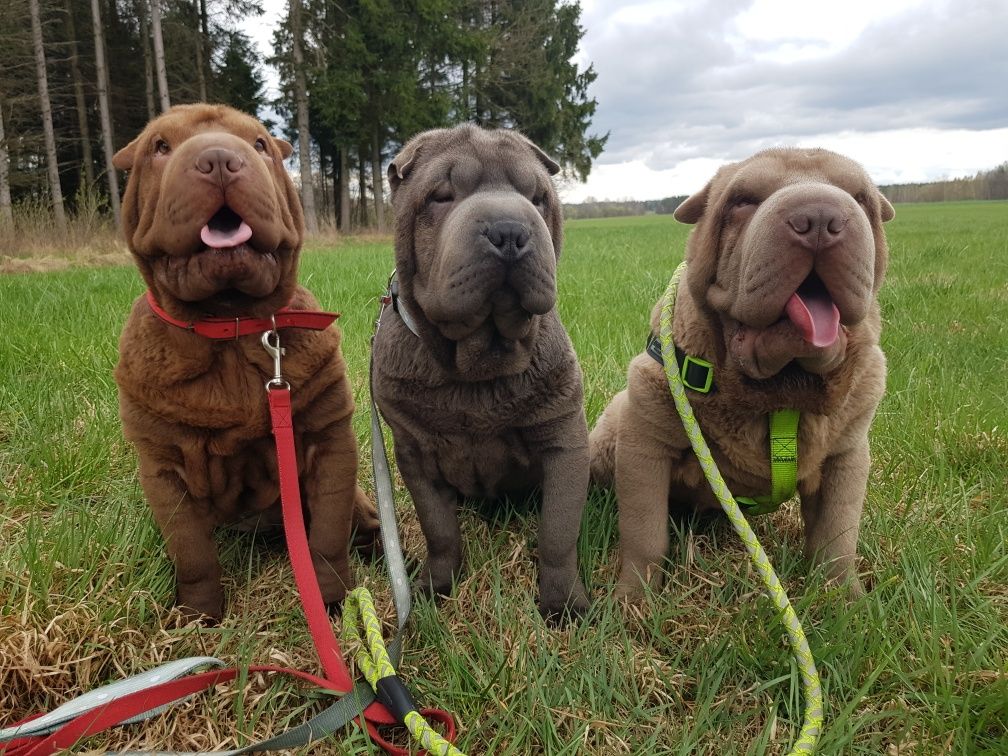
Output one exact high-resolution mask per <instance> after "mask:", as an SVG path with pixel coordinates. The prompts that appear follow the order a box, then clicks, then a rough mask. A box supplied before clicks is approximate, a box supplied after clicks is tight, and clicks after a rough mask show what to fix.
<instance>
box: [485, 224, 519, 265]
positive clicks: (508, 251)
mask: <svg viewBox="0 0 1008 756" xmlns="http://www.w3.org/2000/svg"><path fill="white" fill-rule="evenodd" d="M483 233H484V235H485V236H486V238H487V239H489V240H490V243H491V244H492V245H493V246H494V253H495V254H496V255H497V256H498V257H500V258H501V259H502V260H504V261H505V262H509V263H511V262H515V261H516V260H519V259H520V258H521V257H522V256H523V255H524V254H525V252H526V251H527V250H528V243H529V238H530V237H531V234H529V230H528V228H526V227H525V225H524V224H522V223H519V222H518V221H497V222H496V223H491V224H490V226H489V227H488V228H487V230H486V231H484V232H483Z"/></svg>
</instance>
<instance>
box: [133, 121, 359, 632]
mask: <svg viewBox="0 0 1008 756" xmlns="http://www.w3.org/2000/svg"><path fill="white" fill-rule="evenodd" d="M290 153H291V146H290V145H289V144H288V143H287V142H285V141H283V140H280V139H275V138H273V137H272V136H270V135H269V133H267V131H266V130H265V129H264V128H263V126H262V125H261V124H260V123H259V122H258V121H256V120H255V119H254V118H251V117H249V116H247V115H244V114H242V113H239V112H238V111H235V110H232V109H231V108H228V107H224V106H220V105H182V106H177V107H175V108H172V109H171V110H169V111H168V112H167V113H165V114H164V115H161V116H159V117H158V118H156V119H154V120H153V121H151V122H150V123H149V124H148V125H147V127H146V128H145V129H144V130H143V132H142V133H141V134H140V136H138V137H137V138H136V139H134V140H133V141H132V142H130V144H128V145H127V146H126V147H124V148H123V149H122V150H120V151H119V152H118V153H117V154H116V156H115V159H114V162H115V166H116V167H117V168H119V169H121V170H129V172H130V175H129V181H128V183H127V185H126V193H125V196H124V198H123V208H122V223H123V229H124V232H125V235H126V240H127V243H128V245H129V248H130V251H131V252H132V253H133V257H134V259H135V261H136V264H137V267H139V269H140V273H141V275H142V276H143V279H144V281H145V282H146V284H147V287H148V294H147V295H144V296H140V297H138V298H137V300H136V301H135V302H134V303H133V309H132V312H131V313H130V315H129V319H128V320H127V322H126V326H125V328H124V330H123V333H122V337H121V340H120V343H119V364H118V366H117V367H116V371H115V378H116V383H117V384H118V385H119V408H120V415H121V417H122V422H123V429H124V433H125V435H126V437H127V438H128V439H129V440H130V441H132V442H133V444H134V445H135V446H136V450H137V455H138V457H139V461H140V482H141V485H142V487H143V491H144V494H145V495H146V497H147V501H148V503H149V504H150V507H151V510H152V511H153V514H154V518H155V520H156V521H157V524H158V526H159V527H160V529H161V532H162V534H163V536H164V539H165V543H166V545H167V550H168V554H169V556H170V558H171V560H172V562H173V563H174V565H175V576H176V581H177V594H176V603H177V604H178V605H179V606H180V607H181V608H182V610H183V612H184V614H185V615H186V616H190V617H191V616H196V615H199V614H202V615H207V616H209V617H211V618H219V617H220V616H221V613H222V610H223V592H222V589H221V566H220V562H219V560H218V556H217V546H216V544H215V542H214V529H215V528H216V527H217V526H220V525H224V524H230V523H239V522H244V523H245V524H246V525H248V524H249V523H250V522H251V521H257V522H258V521H259V518H260V517H261V518H262V522H263V523H265V522H272V523H275V522H277V521H278V512H277V508H278V505H277V502H278V496H279V488H278V477H277V463H276V452H275V450H274V446H273V437H272V435H271V430H270V417H269V411H268V407H267V400H266V395H265V388H264V385H265V382H266V380H267V379H269V378H270V377H271V376H272V375H273V362H272V358H271V357H270V355H269V354H268V353H267V352H266V350H265V349H264V347H263V345H262V344H261V342H260V335H259V334H250V335H244V336H241V337H240V338H234V339H228V340H212V339H209V338H205V337H203V336H201V335H198V334H197V333H195V332H192V331H190V330H187V329H186V328H185V327H178V326H177V325H172V324H170V323H168V322H166V320H164V319H162V318H161V317H159V316H158V315H157V314H155V306H159V307H160V308H161V309H162V310H163V311H164V312H166V313H167V315H168V316H169V317H171V318H174V319H175V320H177V321H181V324H182V325H183V326H184V324H185V323H195V322H199V321H204V320H205V319H207V318H218V319H222V318H266V319H267V320H268V319H269V318H270V316H271V315H273V314H274V313H276V312H277V311H278V310H280V309H281V308H283V307H287V308H288V309H291V310H317V309H318V303H317V302H316V301H315V298H314V297H313V296H312V295H311V293H309V292H308V291H307V290H306V289H304V288H303V287H301V286H299V285H298V284H297V279H296V274H297V265H298V254H299V251H300V248H301V241H302V237H303V226H304V222H303V216H302V212H301V205H300V202H299V200H298V196H297V192H296V190H295V188H294V186H293V184H292V183H291V180H290V178H289V177H288V175H287V172H286V170H285V169H284V167H283V159H284V158H285V157H287V156H288V155H290ZM148 297H150V298H152V299H153V303H151V301H150V300H149V299H148ZM280 339H281V342H282V345H283V347H284V348H285V350H286V356H285V358H284V359H283V374H284V377H285V378H286V380H287V381H289V383H290V385H291V393H292V399H293V425H294V432H295V441H296V450H297V463H298V473H299V477H300V482H301V489H302V492H303V495H304V499H305V504H306V508H307V513H308V517H309V521H310V536H309V544H310V548H311V553H312V561H313V563H314V566H315V570H316V573H317V575H318V579H319V583H320V586H321V589H322V597H323V599H324V600H325V601H326V602H330V603H331V602H338V601H339V600H341V599H342V598H343V596H344V594H345V592H346V590H347V588H349V587H352V578H351V575H350V568H349V565H348V560H347V545H348V540H349V538H350V532H351V522H352V520H354V519H355V513H356V515H357V517H356V519H357V521H358V525H359V534H360V535H362V536H363V537H364V538H365V539H366V537H367V536H371V535H373V533H374V531H375V529H376V528H377V521H376V519H375V516H374V509H373V507H372V505H371V504H370V502H369V501H368V500H367V498H366V497H365V495H364V493H363V492H362V491H361V490H360V488H358V487H357V485H356V475H357V444H356V437H355V435H354V433H353V430H352V429H351V427H350V419H351V414H352V412H353V400H352V398H351V394H350V388H349V386H348V384H347V378H346V365H345V363H344V362H343V357H342V355H341V353H340V333H339V331H338V330H337V329H336V327H335V326H330V327H329V328H328V329H326V330H320V331H316V330H303V329H300V328H285V329H283V330H281V331H280Z"/></svg>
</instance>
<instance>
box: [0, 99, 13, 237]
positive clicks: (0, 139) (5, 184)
mask: <svg viewBox="0 0 1008 756" xmlns="http://www.w3.org/2000/svg"><path fill="white" fill-rule="evenodd" d="M0 222H3V223H5V224H7V225H13V224H14V209H13V208H12V207H11V194H10V153H8V152H7V136H6V132H5V131H4V100H3V95H0Z"/></svg>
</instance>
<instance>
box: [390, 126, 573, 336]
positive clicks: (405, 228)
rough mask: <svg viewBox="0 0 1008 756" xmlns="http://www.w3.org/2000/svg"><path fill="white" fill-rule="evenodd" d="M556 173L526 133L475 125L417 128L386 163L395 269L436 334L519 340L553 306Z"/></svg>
mask: <svg viewBox="0 0 1008 756" xmlns="http://www.w3.org/2000/svg"><path fill="white" fill-rule="evenodd" d="M557 170H558V166H557V165H556V163H554V162H553V161H552V160H550V159H549V158H548V157H547V156H546V155H545V154H544V153H543V152H542V151H541V150H540V149H539V148H538V147H536V146H535V145H533V144H532V143H531V142H530V141H528V140H527V139H525V138H524V137H522V136H520V135H518V134H516V133H514V132H509V131H503V130H497V131H484V130H482V129H480V128H478V127H476V126H472V125H463V126H459V127H456V128H454V129H437V130H434V131H428V132H424V133H422V134H419V135H417V136H416V137H414V138H413V139H411V140H410V141H409V142H408V143H407V144H406V145H405V146H404V147H403V150H402V151H401V152H400V154H399V155H398V156H397V157H396V159H395V160H394V161H393V163H392V164H391V166H390V167H389V180H390V183H391V185H392V188H393V199H394V203H395V214H396V226H397V228H396V266H397V270H398V272H399V276H400V279H401V280H402V282H403V284H404V285H405V286H407V287H408V288H409V290H410V291H411V294H412V296H413V298H414V299H415V301H416V303H417V305H418V306H419V308H420V309H421V310H422V313H423V315H424V317H425V318H426V319H427V320H428V321H430V323H432V324H433V325H434V327H435V328H436V329H437V331H438V332H439V333H440V334H441V335H442V336H444V337H445V338H447V339H450V340H452V341H456V342H465V341H473V342H477V343H479V344H480V345H481V346H482V347H483V348H486V347H487V346H488V345H490V344H491V342H499V341H500V342H508V341H513V340H520V339H523V338H525V337H526V336H528V335H529V333H530V330H531V329H532V328H533V327H534V317H535V316H536V315H542V314H544V313H547V312H549V311H550V310H552V309H553V307H554V305H555V304H556V260H557V254H558V253H559V248H560V241H561V222H562V218H561V207H560V202H559V200H558V198H557V195H556V191H555V190H554V188H553V183H552V181H551V180H550V175H551V174H553V173H556V172H557Z"/></svg>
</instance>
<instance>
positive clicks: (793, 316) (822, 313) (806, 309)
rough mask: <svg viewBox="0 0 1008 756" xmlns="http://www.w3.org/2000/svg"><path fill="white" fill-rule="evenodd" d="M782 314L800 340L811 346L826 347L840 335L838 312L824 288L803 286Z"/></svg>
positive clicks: (792, 297)
mask: <svg viewBox="0 0 1008 756" xmlns="http://www.w3.org/2000/svg"><path fill="white" fill-rule="evenodd" d="M784 312H785V313H787V316H788V318H789V319H790V321H791V322H792V323H794V324H795V327H796V328H797V329H798V330H799V332H801V335H802V338H803V339H805V341H807V342H809V343H810V344H812V345H813V346H817V347H828V346H830V345H831V344H833V343H834V342H835V341H836V340H837V336H838V335H839V333H840V310H838V309H837V306H836V305H835V304H833V300H832V299H830V296H829V293H828V292H827V291H826V287H825V286H823V285H822V284H821V283H820V284H819V285H818V286H806V285H805V284H803V285H802V286H801V287H799V289H798V291H796V292H795V293H794V294H792V295H791V298H790V299H789V300H788V301H787V304H786V305H785V306H784Z"/></svg>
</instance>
